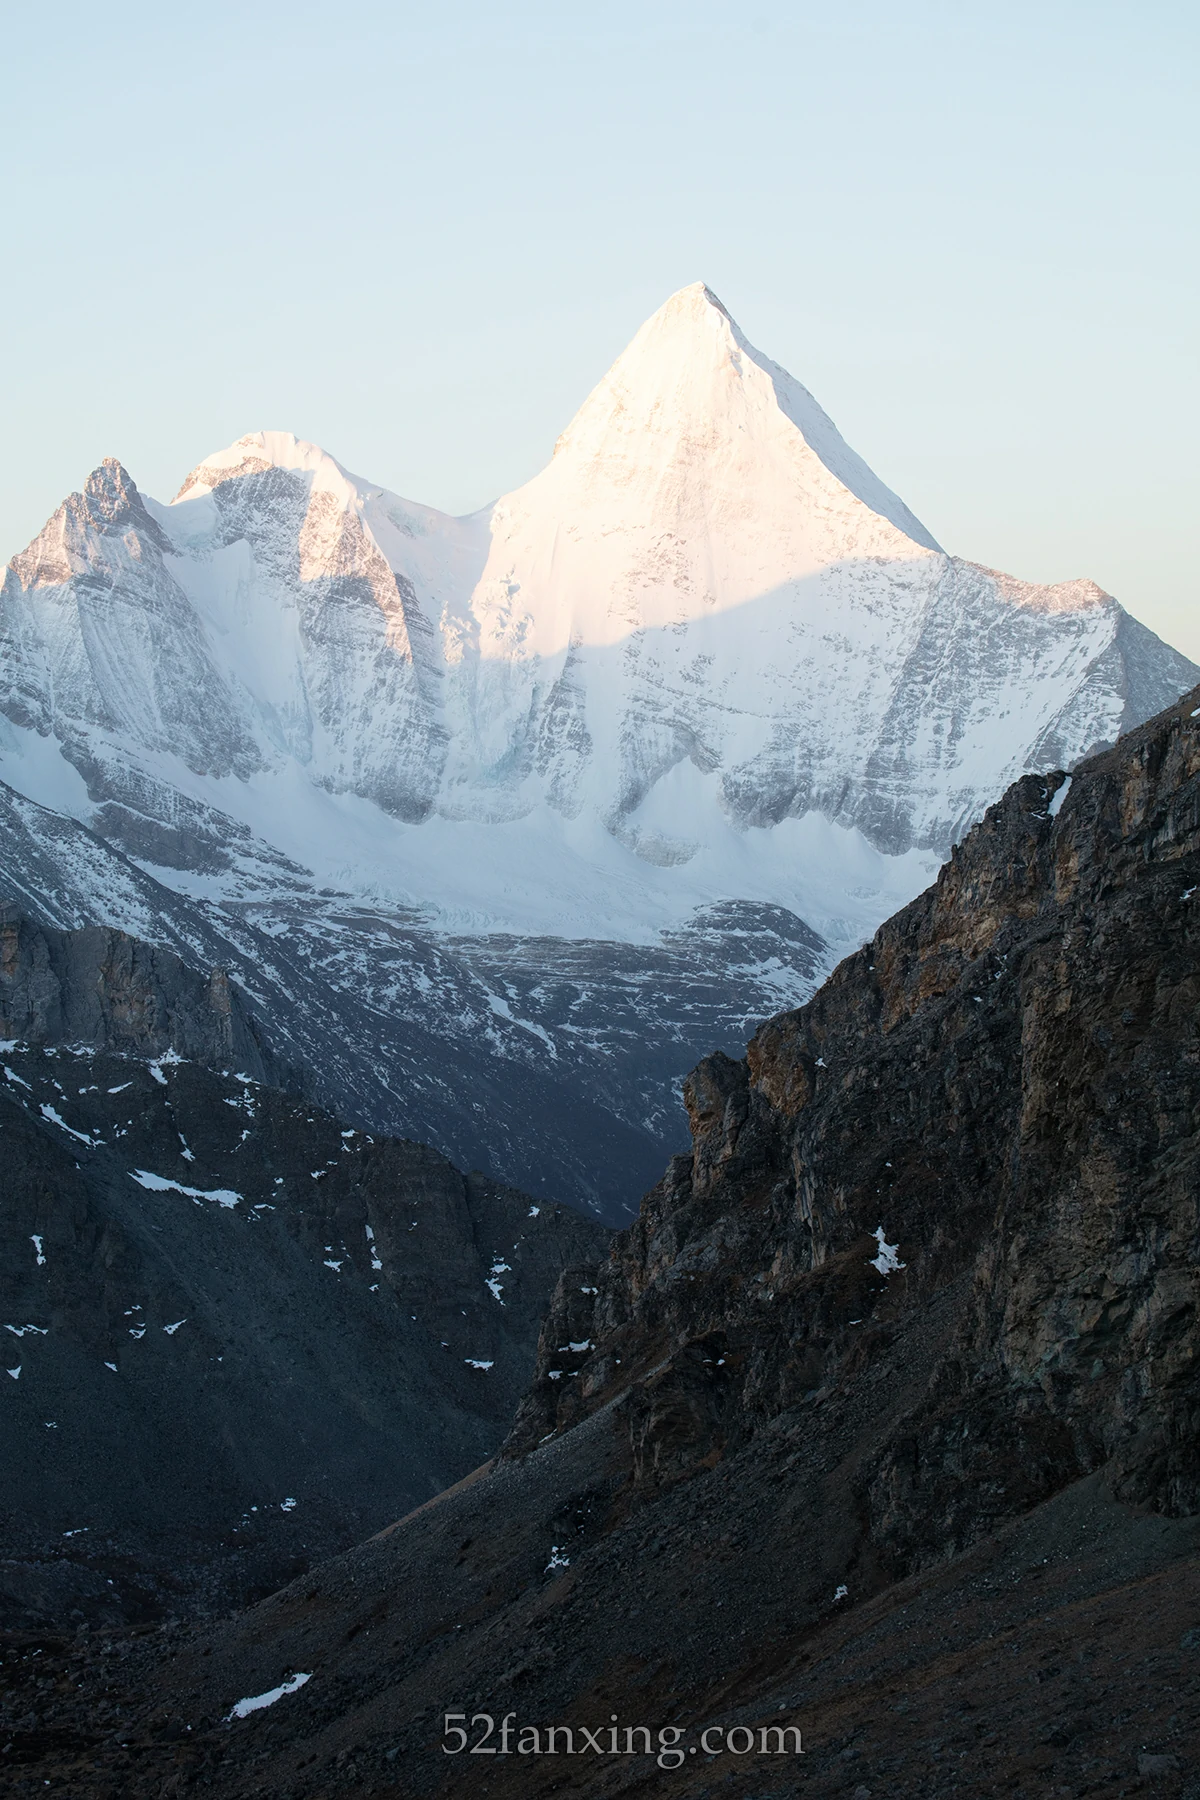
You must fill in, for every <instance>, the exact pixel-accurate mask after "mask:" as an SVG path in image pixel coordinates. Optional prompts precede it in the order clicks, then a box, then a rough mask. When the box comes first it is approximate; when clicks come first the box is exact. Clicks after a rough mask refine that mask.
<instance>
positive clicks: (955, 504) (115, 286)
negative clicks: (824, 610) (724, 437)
mask: <svg viewBox="0 0 1200 1800" xmlns="http://www.w3.org/2000/svg"><path fill="white" fill-rule="evenodd" d="M0 46H2V47H3V52H4V61H5V66H6V83H5V98H4V132H3V136H2V140H0V226H2V228H3V243H4V248H5V253H6V254H5V258H4V271H3V277H2V279H0V347H2V348H0V371H2V375H0V421H2V425H3V428H2V429H0V461H2V467H0V550H2V551H3V554H4V555H5V556H7V555H10V554H12V553H13V552H14V551H16V550H17V549H19V548H21V547H22V546H23V545H24V544H25V543H26V542H27V541H28V540H29V538H30V537H32V536H33V534H34V533H35V532H36V531H37V530H38V529H39V527H40V526H41V524H42V523H43V522H44V520H45V519H46V518H47V517H48V515H49V514H50V513H51V512H52V511H53V510H54V508H55V507H56V506H57V504H58V502H59V501H60V500H61V499H62V498H63V496H64V495H65V494H66V493H68V492H70V491H71V490H72V489H74V488H77V487H79V486H81V485H82V482H83V480H84V479H85V477H86V475H87V473H88V471H89V470H90V469H91V468H92V467H93V466H94V465H95V464H96V463H97V462H98V461H99V460H100V459H101V457H103V456H105V455H115V456H119V457H120V458H121V460H122V461H123V462H124V463H125V465H126V467H127V468H128V469H129V471H130V473H131V474H132V475H133V477H134V479H135V480H136V481H137V482H138V484H139V486H141V487H142V488H143V489H144V490H145V491H146V492H148V493H150V494H153V495H155V496H156V497H158V498H160V499H166V498H169V497H170V496H171V495H172V494H173V493H174V492H175V491H176V489H177V488H178V486H179V484H180V482H181V481H182V479H183V477H184V475H185V474H186V473H187V471H188V469H189V468H190V467H191V466H192V465H194V464H195V463H196V462H198V461H199V460H200V459H201V457H203V456H204V455H206V454H207V453H209V452H210V451H212V450H215V449H217V448H219V447H220V446H222V445H225V444H227V443H229V442H231V441H232V440H233V439H234V438H236V437H239V436H240V435H241V434H242V433H243V432H246V431H251V430H257V429H259V428H263V427H266V428H272V429H283V430H291V431H295V432H296V433H297V434H298V435H300V436H302V437H307V438H310V439H312V440H314V441H315V442H317V443H319V444H321V445H322V446H323V447H324V448H325V449H327V450H329V451H330V452H331V453H332V454H333V455H334V456H336V457H337V458H338V459H339V460H340V461H341V462H342V463H344V464H346V465H347V466H348V467H349V468H351V469H352V470H354V471H355V472H357V473H360V474H362V475H364V476H366V477H367V478H368V479H370V480H371V481H372V482H377V483H379V484H380V485H382V486H387V487H389V488H392V489H395V490H396V491H397V492H399V493H401V494H404V495H406V496H407V497H409V498H411V499H416V500H422V501H425V502H428V503H430V504H433V505H436V506H440V507H443V508H446V509H447V510H449V511H451V512H467V511H472V510H474V509H475V508H476V507H479V506H481V505H483V504H485V503H486V502H487V501H489V500H491V499H493V498H495V497H496V495H498V494H500V493H502V492H504V491H505V490H507V489H510V488H512V487H515V486H517V485H519V484H520V483H521V482H523V481H525V480H527V479H528V478H529V477H530V476H531V475H533V474H534V473H535V472H536V471H537V470H538V469H539V468H540V467H541V466H542V465H543V464H544V463H545V462H546V461H547V459H548V457H549V455H550V452H551V450H552V448H553V444H554V440H555V438H556V437H557V435H558V434H559V432H560V431H561V430H562V429H563V428H564V426H565V425H566V424H567V422H568V420H569V419H570V417H571V415H572V414H573V412H574V411H575V409H576V407H577V406H578V405H579V404H580V402H581V401H582V400H583V398H584V396H585V395H586V394H587V392H588V391H589V389H590V388H591V387H592V386H593V385H594V383H595V382H596V381H597V380H598V379H599V377H600V376H601V375H602V374H603V373H604V371H605V369H606V368H607V367H608V366H609V364H610V363H611V362H612V360H613V359H614V357H615V356H616V355H617V354H618V353H619V352H620V351H621V349H622V348H623V347H624V345H625V344H626V343H627V342H628V340H629V339H630V338H631V337H632V336H633V334H634V332H635V331H636V329H637V327H638V326H639V325H640V324H641V322H642V321H643V319H644V318H646V317H647V316H648V315H649V314H650V313H651V312H653V311H654V309H655V308H656V307H657V306H659V305H660V304H661V302H662V301H663V300H664V299H665V298H666V297H667V295H668V294H670V293H672V292H673V291H674V290H675V289H676V288H679V287H682V286H684V285H685V284H686V283H688V282H692V281H696V280H703V281H706V282H707V283H708V285H709V286H710V287H711V288H713V289H714V291H715V292H716V293H717V294H718V295H720V297H721V299H722V300H723V302H724V304H725V305H726V307H727V308H728V310H729V311H730V312H731V313H732V314H733V316H734V317H735V318H736V319H737V320H738V322H739V324H740V325H741V327H742V329H743V330H744V331H745V333H746V335H747V336H748V337H749V338H750V340H751V341H752V342H753V343H755V344H756V345H758V346H759V348H761V349H762V350H764V351H766V352H767V354H768V355H770V356H772V357H774V358H775V360H776V361H778V362H781V363H783V364H784V365H785V366H786V367H787V368H789V369H790V370H791V371H792V373H793V374H794V375H796V376H797V377H798V378H799V379H800V380H801V381H803V382H804V383H805V385H806V386H808V387H809V388H811V389H812V391H813V392H814V393H815V395H816V396H817V398H818V400H820V402H821V404H822V405H823V406H824V407H825V409H826V411H827V412H829V413H830V414H831V415H832V417H833V418H834V420H835V421H836V423H837V424H838V426H839V427H840V429H841V431H842V433H843V435H844V436H845V437H846V438H847V439H848V440H849V441H850V443H852V444H853V445H854V447H855V448H856V449H857V450H858V451H859V452H860V454H861V455H863V456H864V457H865V458H866V460H867V461H868V462H869V463H870V464H871V466H872V467H873V468H874V469H875V470H876V472H877V473H878V474H879V475H880V476H881V477H882V478H883V479H884V480H885V481H886V482H887V483H888V484H889V485H890V486H891V487H893V488H894V489H896V491H897V492H898V493H900V494H901V495H902V496H903V498H904V499H905V500H906V501H907V503H908V504H909V505H910V506H911V507H912V509H913V511H914V512H916V513H917V515H918V516H919V517H920V518H921V519H922V520H923V521H924V522H925V524H926V525H927V526H928V527H929V529H930V530H931V531H932V532H933V533H934V535H935V536H936V537H937V538H938V539H939V541H940V542H941V543H942V544H943V545H944V546H945V547H946V548H947V549H949V550H952V551H954V552H957V553H958V554H961V555H964V556H968V557H970V558H972V559H973V560H975V561H977V562H983V563H986V564H989V565H991V566H993V567H997V568H1002V569H1004V570H1006V571H1008V572H1010V573H1012V574H1015V575H1018V576H1020V577H1022V578H1024V579H1026V580H1033V581H1058V580H1064V579H1069V578H1071V577H1075V576H1080V575H1088V576H1091V577H1092V578H1093V579H1094V580H1096V581H1098V582H1099V583H1100V584H1101V586H1103V587H1105V588H1107V589H1108V590H1109V591H1110V592H1111V593H1114V594H1116V595H1117V597H1118V598H1119V599H1120V600H1121V601H1122V602H1123V603H1124V604H1125V605H1126V606H1127V607H1128V608H1129V610H1130V611H1131V612H1133V613H1134V614H1135V615H1136V616H1137V617H1139V618H1140V619H1142V620H1144V621H1145V622H1146V623H1147V624H1148V625H1150V626H1152V627H1153V629H1155V630H1156V631H1158V632H1159V633H1160V634H1161V635H1162V636H1164V637H1166V638H1167V639H1168V640H1169V641H1171V642H1172V643H1174V644H1176V645H1177V646H1178V647H1179V648H1180V649H1183V650H1185V651H1187V652H1189V653H1190V654H1191V655H1192V656H1193V657H1195V658H1196V659H1197V660H1200V591H1198V584H1197V575H1196V557H1195V552H1194V548H1193V537H1194V526H1193V520H1194V517H1195V512H1196V507H1195V495H1196V490H1197V485H1198V483H1197V477H1198V474H1200V468H1198V464H1200V449H1198V447H1197V446H1198V442H1200V438H1198V434H1197V432H1196V429H1195V420H1196V418H1197V416H1198V413H1200V404H1198V403H1200V379H1198V371H1197V363H1198V357H1197V343H1196V319H1197V286H1198V284H1197V275H1198V273H1200V269H1198V264H1200V257H1198V254H1197V205H1196V195H1197V192H1200V182H1198V180H1197V177H1198V174H1200V170H1198V168H1197V163H1198V161H1200V158H1198V156H1197V148H1198V138H1200V126H1198V124H1197V120H1198V119H1200V107H1198V106H1197V99H1198V96H1197V67H1198V61H1200V58H1198V52H1200V9H1198V8H1196V6H1195V5H1194V4H1167V3H1156V0H1142V3H1141V4H1138V5H1134V4H1132V3H1130V4H1120V5H1113V4H1108V3H1106V0H1087V3H1086V4H1074V3H1070V4H1064V3H1060V0H1038V3H1037V4H1027V3H1026V0H1006V4H1005V5H1004V6H1003V7H998V6H996V5H995V4H994V3H992V0H989V3H988V4H986V5H983V4H976V3H975V0H944V3H943V0H905V3H904V4H902V5H901V4H896V0H886V3H881V4H875V3H861V4H860V3H857V0H837V3H836V4H834V3H833V0H827V4H824V5H816V4H809V3H808V0H792V3H791V4H787V5H781V4H776V3H775V0H743V3H742V5H741V6H739V7H732V6H730V5H728V4H721V5H717V4H710V0H687V3H676V0H637V3H636V4H629V3H627V0H606V3H605V4H604V5H603V6H601V5H597V4H589V5H577V4H573V3H572V0H558V3H557V4H552V5H551V4H540V3H538V4H530V3H527V0H509V3H508V4H506V5H505V6H504V7H496V6H495V5H494V4H491V5H484V4H475V3H474V0H438V4H437V6H431V5H428V4H424V5H421V6H416V5H410V4H407V3H406V0H391V3H390V4H386V5H384V4H365V3H362V0H340V3H339V5H338V6H336V7H334V6H330V5H329V4H328V3H325V4H321V5H313V4H309V3H308V0H289V3H288V4H277V3H276V0H258V3H255V0H239V3H238V4H237V5H230V4H227V3H226V0H206V4H205V5H204V6H203V7H196V8H183V7H176V6H169V5H166V4H163V3H162V0H160V3H159V4H157V5H147V4H144V3H143V0H129V3H128V4H126V5H124V6H123V7H122V8H121V9H120V10H119V12H116V13H114V11H113V10H112V9H111V8H107V7H96V6H95V5H94V4H92V3H91V0H89V3H88V4H77V3H75V0H68V3H67V4H60V5H56V6H53V7H49V6H46V7H28V6H26V7H21V8H18V7H17V6H16V5H15V4H12V0H10V4H9V5H8V6H7V7H5V8H4V9H3V12H0Z"/></svg>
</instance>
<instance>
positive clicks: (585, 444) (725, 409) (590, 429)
mask: <svg viewBox="0 0 1200 1800" xmlns="http://www.w3.org/2000/svg"><path fill="white" fill-rule="evenodd" d="M634 432H637V433H644V434H648V436H649V437H650V438H651V439H658V440H660V441H661V440H662V439H663V438H665V437H671V436H674V437H676V438H686V440H687V441H688V444H689V445H690V447H691V450H692V452H693V455H694V454H695V453H696V452H697V451H700V450H702V449H704V448H706V449H707V452H708V457H709V460H710V462H711V463H712V464H713V465H714V472H715V465H716V464H717V463H719V462H720V461H722V460H724V461H725V462H726V463H727V464H728V463H730V462H732V463H734V464H737V465H740V469H741V471H743V472H744V479H745V480H746V482H747V483H748V484H749V485H751V486H753V487H755V488H757V489H758V490H759V491H760V495H761V503H762V505H763V506H764V507H765V508H769V507H770V506H771V503H772V496H775V497H777V498H778V500H779V501H780V502H782V503H783V504H784V505H786V506H788V507H791V508H798V509H800V510H801V511H807V512H810V513H811V512H821V513H825V512H827V510H828V508H829V506H830V505H831V504H832V505H833V506H834V507H835V508H836V509H837V510H838V511H839V512H841V513H842V514H843V529H844V532H845V533H846V534H848V537H849V539H850V541H849V542H844V543H837V542H834V541H832V540H829V539H827V541H826V543H825V544H824V545H823V547H822V548H821V550H820V552H819V560H820V561H822V562H824V561H827V560H830V559H831V558H832V557H836V556H839V555H841V554H843V553H844V552H845V551H847V550H848V551H850V552H851V553H852V554H856V555H857V554H861V553H862V549H861V546H862V540H863V537H864V533H865V534H866V535H867V536H873V537H874V538H875V539H876V540H877V547H876V548H875V550H874V551H873V552H872V553H874V554H883V555H888V554H896V553H900V554H907V553H909V552H911V549H912V547H913V546H914V545H916V546H919V547H920V548H921V549H923V550H934V551H936V550H937V549H938V548H939V545H938V543H937V541H936V539H935V538H934V537H933V535H932V533H930V532H929V531H928V530H926V528H925V526H924V525H922V524H921V522H920V520H919V519H917V518H916V517H915V515H914V514H913V513H912V512H910V511H909V509H908V507H907V506H905V504H904V502H903V501H902V500H901V499H900V498H899V497H898V496H897V495H896V494H894V493H893V492H892V490H891V489H890V488H889V487H887V486H885V484H884V483H883V482H882V481H880V479H879V477H878V476H877V475H876V474H875V473H874V472H873V471H872V470H871V469H870V468H869V467H868V466H867V464H866V463H865V462H864V461H863V459H862V458H861V457H860V456H859V455H857V453H856V452H855V451H854V450H852V449H851V448H850V446H849V444H847V443H846V441H845V439H844V438H843V437H842V435H841V433H840V432H839V431H838V429H837V427H836V425H835V424H834V423H833V420H832V419H831V418H830V417H829V415H828V413H826V412H825V411H824V410H823V409H822V407H820V406H819V405H818V403H817V402H816V400H815V399H814V398H813V396H812V395H811V394H810V393H809V391H808V389H807V388H806V387H803V386H802V385H801V383H800V382H798V381H797V380H795V378H794V377H793V376H791V375H789V374H788V372H787V370H786V369H783V368H781V367H780V366H779V364H778V363H775V362H772V361H771V360H770V358H769V357H766V356H764V355H763V354H762V352H761V351H759V350H756V349H755V347H754V345H753V344H751V343H750V341H749V339H748V338H747V337H746V336H745V335H744V334H743V332H742V331H741V330H740V329H739V328H738V325H737V323H736V321H735V320H734V319H733V318H732V316H731V315H730V313H729V312H728V310H727V309H726V307H725V306H724V305H723V304H722V302H721V301H720V300H719V299H718V298H717V296H716V295H715V294H714V293H713V291H712V289H711V288H709V287H706V286H705V284H704V282H702V281H696V282H693V283H691V285H690V286H688V287H684V288H680V289H679V291H678V292H677V293H674V294H672V295H671V297H670V299H668V300H667V301H665V302H664V304H663V305H662V306H660V307H659V309H658V311H657V312H656V313H654V314H653V315H652V316H651V317H650V318H649V319H647V321H646V323H645V324H644V325H643V326H642V328H641V330H640V331H639V332H638V334H637V336H636V337H635V338H634V339H633V341H632V343H631V344H630V345H629V347H628V348H627V349H626V350H625V351H623V352H622V354H621V355H620V356H619V357H618V358H617V360H616V362H615V363H614V364H613V366H612V368H611V369H610V370H609V372H608V374H607V375H606V376H605V377H604V379H603V381H601V382H600V383H599V385H598V386H597V387H596V388H595V389H594V390H593V392H592V393H591V394H590V395H589V397H588V399H587V400H586V401H585V402H584V404H583V406H582V407H581V408H580V410H579V412H578V413H577V414H576V415H575V418H574V419H573V420H572V421H571V424H570V425H569V426H568V427H567V429H566V431H565V432H564V433H563V435H562V437H561V438H560V439H559V442H558V445H557V447H556V455H558V454H561V453H562V452H564V451H571V450H574V451H576V452H577V453H579V454H582V455H584V456H587V455H589V454H591V455H595V456H600V457H606V456H608V455H609V454H610V453H611V449H612V443H613V440H615V439H617V438H622V437H628V436H629V435H631V434H632V433H634ZM739 434H741V435H742V437H743V438H746V439H748V443H745V444H739V442H738V438H739ZM606 440H607V443H606ZM814 462H815V463H819V464H820V465H821V467H820V468H819V469H818V468H816V467H814V466H813V464H814ZM826 476H832V477H833V480H834V482H835V483H836V484H837V487H838V488H840V489H841V490H843V493H842V494H839V493H838V492H837V491H836V489H835V488H834V487H832V486H831V485H830V483H829V482H828V480H827V479H825V477H826ZM852 501H857V502H858V503H859V506H860V507H862V508H866V509H868V510H869V511H870V512H871V513H872V514H874V515H875V516H876V518H877V520H879V521H886V523H887V525H890V526H891V527H893V532H894V533H896V532H898V533H901V534H902V535H903V538H904V539H905V540H906V542H905V544H904V545H903V546H900V545H899V544H896V543H895V541H894V535H893V534H888V533H887V532H883V533H879V532H878V531H872V529H871V527H870V525H869V523H868V522H867V521H866V520H864V519H862V518H860V517H857V516H856V513H857V509H856V508H855V507H854V506H853V504H848V502H852ZM762 523H763V524H765V523H766V519H765V517H764V518H763V520H762ZM815 547H816V546H815V545H814V548H815Z"/></svg>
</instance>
